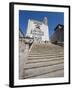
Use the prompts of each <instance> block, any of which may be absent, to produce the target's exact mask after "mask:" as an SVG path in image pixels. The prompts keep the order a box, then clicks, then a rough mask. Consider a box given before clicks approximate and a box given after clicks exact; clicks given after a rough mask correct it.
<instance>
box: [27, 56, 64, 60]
mask: <svg viewBox="0 0 72 90" xmlns="http://www.w3.org/2000/svg"><path fill="white" fill-rule="evenodd" d="M62 58H64V57H63V56H60V57H58V56H57V57H34V58H33V57H32V58H28V60H37V61H38V60H40V59H48V60H49V59H50V60H52V59H62Z"/></svg>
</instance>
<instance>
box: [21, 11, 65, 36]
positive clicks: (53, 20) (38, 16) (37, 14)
mask: <svg viewBox="0 0 72 90" xmlns="http://www.w3.org/2000/svg"><path fill="white" fill-rule="evenodd" d="M44 17H47V18H48V26H49V36H50V35H51V34H52V33H53V32H54V28H55V27H56V26H57V25H58V24H62V25H64V13H63V12H44V11H26V10H20V11H19V28H20V29H21V30H22V32H23V33H24V34H26V30H27V24H28V19H35V20H39V21H43V19H44Z"/></svg>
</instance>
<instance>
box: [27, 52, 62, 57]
mask: <svg viewBox="0 0 72 90" xmlns="http://www.w3.org/2000/svg"><path fill="white" fill-rule="evenodd" d="M46 56H49V57H56V56H64V54H63V53H59V54H34V55H31V54H30V55H29V56H28V57H46Z"/></svg>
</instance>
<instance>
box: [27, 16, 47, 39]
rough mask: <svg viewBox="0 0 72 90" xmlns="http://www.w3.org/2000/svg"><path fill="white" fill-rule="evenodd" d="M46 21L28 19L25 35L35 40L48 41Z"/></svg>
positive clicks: (45, 19)
mask: <svg viewBox="0 0 72 90" xmlns="http://www.w3.org/2000/svg"><path fill="white" fill-rule="evenodd" d="M48 30H49V29H48V21H47V18H46V17H45V18H44V20H43V21H37V20H32V19H29V20H28V27H27V33H26V36H28V37H32V38H34V40H35V41H49V31H48Z"/></svg>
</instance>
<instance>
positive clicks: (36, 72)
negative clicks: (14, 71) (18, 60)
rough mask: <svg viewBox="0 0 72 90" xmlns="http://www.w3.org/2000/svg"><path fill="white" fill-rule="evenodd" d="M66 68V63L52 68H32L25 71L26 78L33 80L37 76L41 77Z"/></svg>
mask: <svg viewBox="0 0 72 90" xmlns="http://www.w3.org/2000/svg"><path fill="white" fill-rule="evenodd" d="M63 68H64V63H63V62H62V63H58V64H54V65H51V66H43V67H37V68H31V69H24V72H25V73H24V78H33V77H36V76H40V75H43V74H46V73H50V72H54V71H56V70H59V69H63Z"/></svg>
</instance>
